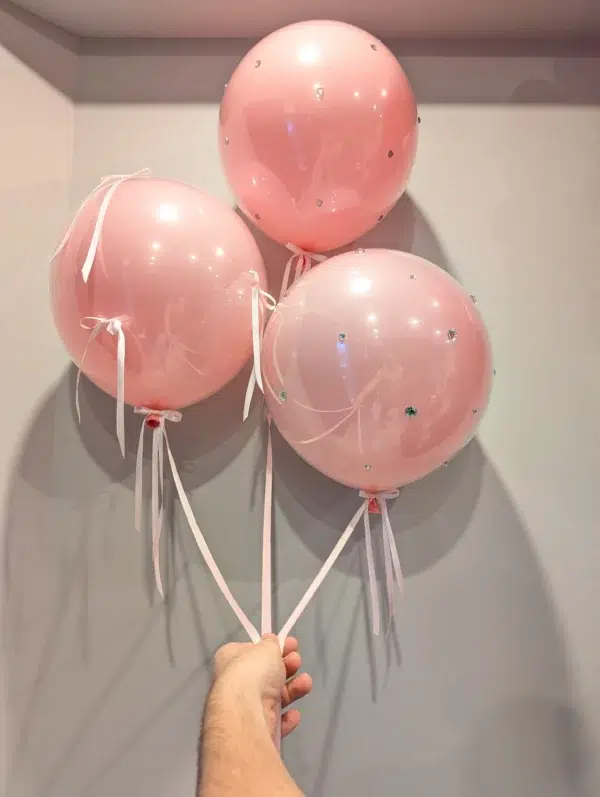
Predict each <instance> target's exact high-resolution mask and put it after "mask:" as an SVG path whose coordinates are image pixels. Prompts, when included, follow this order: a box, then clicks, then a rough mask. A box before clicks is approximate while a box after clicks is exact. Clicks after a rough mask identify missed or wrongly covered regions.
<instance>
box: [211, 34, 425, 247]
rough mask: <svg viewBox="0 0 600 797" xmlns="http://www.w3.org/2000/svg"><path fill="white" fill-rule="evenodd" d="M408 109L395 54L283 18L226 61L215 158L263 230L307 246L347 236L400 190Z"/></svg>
mask: <svg viewBox="0 0 600 797" xmlns="http://www.w3.org/2000/svg"><path fill="white" fill-rule="evenodd" d="M416 145H417V110H416V105H415V100H414V97H413V93H412V90H411V88H410V84H409V82H408V80H407V78H406V75H405V74H404V72H403V70H402V67H401V66H400V64H399V63H398V61H397V59H396V57H395V56H394V55H393V54H392V53H391V52H390V50H388V48H387V47H386V46H385V45H384V44H382V43H381V42H380V41H379V40H378V39H376V38H375V37H374V36H371V35H370V34H369V33H366V32H365V31H363V30H360V29H359V28H355V27H353V26H352V25H347V24H345V23H342V22H332V21H324V20H322V21H312V22H302V23H298V24H296V25H290V26H288V27H286V28H282V29H281V30H278V31H276V32H275V33H272V34H271V35H270V36H267V37H266V38H265V39H263V40H262V41H261V42H259V43H258V44H257V45H256V46H255V47H254V48H253V49H252V50H251V51H250V52H249V53H248V54H247V55H246V56H245V58H243V60H242V61H241V63H240V64H239V66H238V67H237V69H236V70H235V72H234V74H233V76H232V78H231V80H230V81H229V84H228V86H227V89H226V91H225V95H224V97H223V101H222V104H221V111H220V146H221V157H222V161H223V165H224V168H225V172H226V175H227V177H228V179H229V182H230V184H231V186H232V188H233V190H234V192H235V194H236V196H237V198H238V201H239V204H240V207H241V208H242V210H243V211H244V213H246V215H247V216H248V217H249V218H251V219H252V220H253V221H254V223H255V224H256V225H257V226H259V227H260V228H261V229H262V230H263V231H264V232H266V233H267V235H269V236H270V237H271V238H274V239H275V240H276V241H279V242H280V243H283V244H287V243H292V244H295V245H297V246H300V247H302V248H303V249H306V250H308V251H312V252H323V251H327V250H330V249H334V248H336V247H339V246H342V245H345V244H348V243H350V242H352V241H354V240H355V239H356V238H358V237H359V236H361V235H363V234H364V233H365V232H367V231H368V230H370V229H371V228H372V227H374V226H375V225H376V224H377V223H378V221H380V220H381V219H382V218H383V217H384V216H385V214H386V213H387V212H388V211H389V210H390V209H391V208H392V207H393V206H394V204H395V203H396V202H397V200H398V199H399V197H400V196H401V194H402V192H403V191H404V188H405V186H406V183H407V181H408V177H409V174H410V170H411V167H412V164H413V160H414V156H415V151H416Z"/></svg>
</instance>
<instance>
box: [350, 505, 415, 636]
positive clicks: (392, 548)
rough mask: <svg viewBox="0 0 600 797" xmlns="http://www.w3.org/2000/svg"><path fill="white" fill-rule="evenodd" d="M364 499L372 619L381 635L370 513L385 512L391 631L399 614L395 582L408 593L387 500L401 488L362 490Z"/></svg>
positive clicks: (386, 580) (382, 527) (383, 531)
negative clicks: (395, 599)
mask: <svg viewBox="0 0 600 797" xmlns="http://www.w3.org/2000/svg"><path fill="white" fill-rule="evenodd" d="M359 495H360V497H361V498H363V499H364V500H366V502H367V509H366V511H365V513H364V524H365V549H366V554H367V572H368V577H369V593H370V597H371V620H372V628H373V633H374V634H375V635H377V634H379V622H380V618H379V615H380V611H379V596H378V590H377V578H376V576H375V557H374V555H373V543H372V539H371V522H370V517H369V514H370V513H371V512H380V513H381V529H382V546H383V562H384V567H385V583H386V592H387V616H388V631H389V628H390V625H391V622H392V619H393V617H394V614H395V609H396V606H395V602H394V581H395V582H396V585H397V586H398V590H399V592H400V594H401V595H402V594H403V592H404V576H403V575H402V568H401V567H400V557H399V556H398V548H397V547H396V541H395V539H394V533H393V531H392V524H391V521H390V516H389V512H388V506H387V502H388V500H390V499H392V500H393V499H394V498H397V497H398V495H399V492H398V490H390V491H384V492H380V493H369V492H366V491H365V490H361V491H360V492H359ZM375 506H376V507H377V509H375V508H374V507H375Z"/></svg>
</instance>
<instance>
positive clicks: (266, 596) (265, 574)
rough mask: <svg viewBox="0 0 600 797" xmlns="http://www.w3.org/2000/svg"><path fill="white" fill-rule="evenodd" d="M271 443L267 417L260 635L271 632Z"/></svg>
mask: <svg viewBox="0 0 600 797" xmlns="http://www.w3.org/2000/svg"><path fill="white" fill-rule="evenodd" d="M272 512H273V442H272V439H271V417H270V416H269V415H267V462H266V465H265V499H264V505H263V535H262V601H261V607H262V609H261V633H262V634H271V633H272V632H273V609H272V601H273V561H272V558H273V553H272V542H273V523H272Z"/></svg>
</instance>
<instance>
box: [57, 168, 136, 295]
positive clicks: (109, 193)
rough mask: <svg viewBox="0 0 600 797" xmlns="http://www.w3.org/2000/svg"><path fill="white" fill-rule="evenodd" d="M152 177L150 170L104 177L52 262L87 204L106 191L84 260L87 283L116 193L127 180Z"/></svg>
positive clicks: (84, 203) (82, 205)
mask: <svg viewBox="0 0 600 797" xmlns="http://www.w3.org/2000/svg"><path fill="white" fill-rule="evenodd" d="M147 177H150V170H149V169H140V171H138V172H134V173H133V174H111V175H109V176H108V177H103V178H102V180H101V182H100V185H98V186H96V188H94V190H93V191H92V192H91V193H90V194H88V196H87V197H86V198H85V199H84V200H83V202H82V203H81V205H80V206H79V210H78V211H77V213H76V214H75V217H74V219H73V221H72V222H71V226H70V227H69V229H68V230H67V232H66V233H65V236H64V238H63V239H62V241H61V242H60V243H59V245H58V248H57V249H56V251H55V252H54V254H53V255H52V257H51V258H50V260H51V261H52V260H54V258H55V257H56V256H57V255H59V254H60V253H61V252H62V250H63V249H64V248H65V246H66V245H67V243H68V241H69V239H70V237H71V235H72V234H73V230H74V229H75V227H76V225H77V221H78V219H79V217H80V216H81V213H82V212H83V209H84V208H85V206H86V205H87V203H88V202H89V201H90V200H91V199H93V198H94V197H96V196H98V194H101V193H102V192H103V191H106V193H105V194H104V199H103V200H102V204H101V205H100V211H99V212H98V216H97V218H96V224H95V226H94V232H93V234H92V240H91V241H90V246H89V249H88V253H87V255H86V258H85V260H84V263H83V266H82V267H81V276H82V277H83V281H84V282H87V281H88V279H89V276H90V272H91V270H92V266H93V265H94V260H95V258H96V253H97V251H98V245H99V243H100V238H101V236H102V228H103V226H104V219H105V217H106V213H107V211H108V206H109V205H110V201H111V199H112V198H113V196H114V195H115V192H116V191H117V189H118V188H119V186H120V185H123V183H125V182H127V180H135V179H137V178H147Z"/></svg>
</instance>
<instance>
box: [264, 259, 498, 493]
mask: <svg viewBox="0 0 600 797" xmlns="http://www.w3.org/2000/svg"><path fill="white" fill-rule="evenodd" d="M262 372H263V381H264V386H265V397H266V401H267V406H268V410H269V412H270V414H271V416H272V418H273V420H274V421H275V423H276V425H277V427H278V429H279V431H280V432H281V434H282V435H283V436H284V437H285V439H286V440H287V441H288V443H289V444H290V445H291V446H292V447H293V448H294V449H295V450H296V451H297V452H298V453H299V454H300V455H301V456H302V457H304V459H306V460H307V462H309V463H310V464H311V465H314V467H316V468H318V469H319V470H320V471H322V472H323V473H325V474H326V475H327V476H330V477H331V478H332V479H335V480H336V481H338V482H341V483H342V484H346V485H348V486H350V487H356V488H361V489H365V490H369V491H373V492H378V491H380V490H388V489H394V488H396V487H400V486H402V485H404V484H408V483H409V482H413V481H415V480H416V479H419V478H421V477H422V476H425V475H426V474H427V473H429V472H430V471H432V470H434V469H435V468H437V467H438V466H440V465H442V464H443V463H444V462H445V461H446V460H448V459H450V457H452V456H453V455H454V454H456V452H457V451H458V450H459V449H461V448H462V447H463V446H464V444H465V442H466V441H467V440H468V439H469V438H470V437H471V436H472V434H473V433H474V430H475V428H476V426H477V424H478V422H479V420H480V418H481V416H482V414H483V412H484V410H485V408H486V405H487V402H488V397H489V392H490V385H491V375H492V354H491V349H490V343H489V340H488V335H487V332H486V329H485V326H484V324H483V321H482V319H481V316H480V314H479V312H478V310H477V308H476V307H475V304H474V301H473V297H470V296H469V295H468V294H467V293H465V291H464V289H463V288H462V287H461V286H460V285H459V284H458V282H456V280H454V279H453V278H452V277H451V276H450V275H449V274H447V273H446V272H445V271H443V270H442V269H441V268H438V267H437V266H434V265H433V264H432V263H429V262H428V261H427V260H423V259H422V258H420V257H416V256H415V255H411V254H406V253H405V252H395V251H391V250H387V249H369V250H362V249H358V250H356V251H355V252H347V253H345V254H342V255H338V256H337V257H333V258H331V260H328V261H327V262H326V263H325V264H324V265H322V266H320V267H319V268H317V269H313V270H312V271H310V272H308V274H306V275H305V276H303V277H302V278H301V279H300V280H298V282H296V283H294V285H293V286H292V288H291V289H290V291H289V293H288V294H287V295H286V296H285V298H284V299H283V301H282V302H281V303H280V304H279V305H278V307H277V308H276V310H275V311H274V313H273V315H272V316H271V319H270V321H269V323H268V325H267V329H266V330H265V337H264V344H263V358H262Z"/></svg>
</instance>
